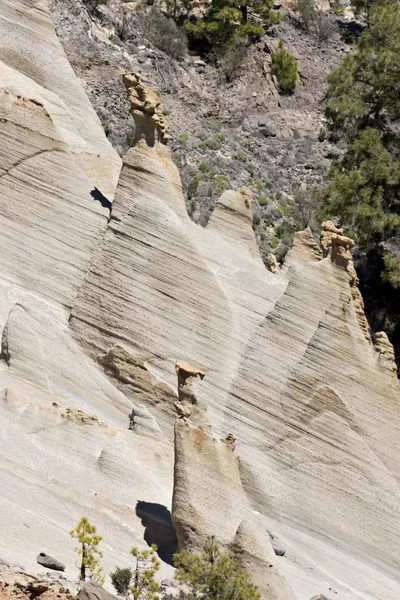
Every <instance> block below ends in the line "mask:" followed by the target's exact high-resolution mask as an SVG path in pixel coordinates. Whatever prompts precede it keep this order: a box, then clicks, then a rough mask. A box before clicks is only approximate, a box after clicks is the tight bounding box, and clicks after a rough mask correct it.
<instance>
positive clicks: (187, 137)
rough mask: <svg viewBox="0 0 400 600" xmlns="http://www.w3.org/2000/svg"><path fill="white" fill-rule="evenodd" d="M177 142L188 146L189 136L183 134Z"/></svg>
mask: <svg viewBox="0 0 400 600" xmlns="http://www.w3.org/2000/svg"><path fill="white" fill-rule="evenodd" d="M176 141H177V142H178V144H187V143H188V141H189V136H188V134H187V133H181V135H179V136H178V137H177V138H176Z"/></svg>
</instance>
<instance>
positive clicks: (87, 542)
mask: <svg viewBox="0 0 400 600" xmlns="http://www.w3.org/2000/svg"><path fill="white" fill-rule="evenodd" d="M70 535H71V537H73V538H75V539H77V540H78V543H79V546H77V547H76V548H75V551H76V552H77V554H78V555H79V556H80V557H81V564H80V580H81V581H86V574H87V570H89V572H90V576H91V579H95V580H96V581H98V582H99V583H104V575H103V569H102V568H101V567H100V562H99V559H100V558H101V557H102V556H103V554H102V552H101V551H100V550H99V544H100V542H101V540H102V537H101V536H100V535H98V534H97V529H96V526H95V525H92V524H91V523H90V522H89V520H88V519H87V518H86V517H82V519H81V520H80V521H79V523H78V525H77V526H76V527H75V529H71V531H70Z"/></svg>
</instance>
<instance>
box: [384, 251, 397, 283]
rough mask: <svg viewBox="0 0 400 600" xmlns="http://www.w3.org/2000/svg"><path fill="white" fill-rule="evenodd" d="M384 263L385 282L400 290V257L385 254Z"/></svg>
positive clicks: (388, 253)
mask: <svg viewBox="0 0 400 600" xmlns="http://www.w3.org/2000/svg"><path fill="white" fill-rule="evenodd" d="M383 262H384V264H385V271H384V273H383V276H382V279H383V281H386V282H387V283H390V284H391V286H392V287H394V288H400V256H395V255H394V254H391V253H390V252H385V253H384V255H383Z"/></svg>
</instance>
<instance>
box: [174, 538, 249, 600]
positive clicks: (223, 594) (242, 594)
mask: <svg viewBox="0 0 400 600" xmlns="http://www.w3.org/2000/svg"><path fill="white" fill-rule="evenodd" d="M174 564H175V566H176V568H177V571H176V577H177V579H178V581H179V582H180V583H181V584H185V585H186V586H187V588H188V592H187V593H181V594H180V597H179V598H180V600H196V599H199V600H200V599H202V598H207V600H260V594H259V592H258V590H257V588H256V586H254V585H253V584H252V583H251V581H250V578H249V576H248V574H247V573H246V572H245V571H244V570H243V568H242V567H241V564H240V561H239V558H238V556H237V555H236V553H235V552H234V551H233V550H228V551H223V550H221V549H220V548H219V547H218V545H217V544H216V543H215V542H214V540H213V538H210V539H209V540H208V541H207V542H206V544H205V545H204V548H203V551H202V552H201V554H190V553H189V552H186V551H182V552H179V553H178V554H175V556H174Z"/></svg>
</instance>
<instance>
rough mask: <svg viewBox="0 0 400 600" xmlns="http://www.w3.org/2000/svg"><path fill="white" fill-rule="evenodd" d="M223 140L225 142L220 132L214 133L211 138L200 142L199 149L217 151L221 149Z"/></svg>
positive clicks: (223, 135)
mask: <svg viewBox="0 0 400 600" xmlns="http://www.w3.org/2000/svg"><path fill="white" fill-rule="evenodd" d="M224 140H225V134H224V133H222V132H220V133H215V134H214V135H212V136H211V137H208V138H207V139H205V140H203V141H202V142H200V144H199V148H201V149H203V150H204V149H205V148H208V149H209V150H219V149H220V148H221V145H222V142H223V141H224Z"/></svg>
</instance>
